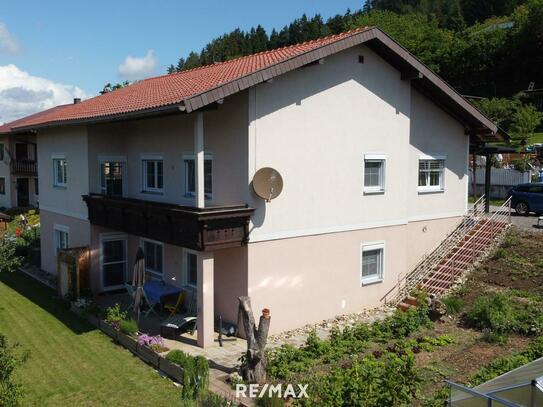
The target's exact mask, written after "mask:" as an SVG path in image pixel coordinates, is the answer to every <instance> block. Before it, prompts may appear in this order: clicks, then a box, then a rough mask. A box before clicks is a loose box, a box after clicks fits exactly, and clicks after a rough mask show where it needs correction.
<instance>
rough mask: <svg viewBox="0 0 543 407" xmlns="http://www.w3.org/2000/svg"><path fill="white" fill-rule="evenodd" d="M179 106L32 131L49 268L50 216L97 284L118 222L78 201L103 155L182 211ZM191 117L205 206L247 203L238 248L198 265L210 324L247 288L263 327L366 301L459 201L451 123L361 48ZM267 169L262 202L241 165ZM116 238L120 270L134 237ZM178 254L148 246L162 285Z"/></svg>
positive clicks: (453, 215) (128, 178) (132, 184)
mask: <svg viewBox="0 0 543 407" xmlns="http://www.w3.org/2000/svg"><path fill="white" fill-rule="evenodd" d="M360 55H363V56H364V58H363V61H364V62H363V63H360V62H359V56H360ZM194 116H195V114H189V115H186V114H178V115H173V116H168V117H162V118H153V119H145V120H134V121H125V122H117V123H109V124H102V125H91V126H82V125H81V126H71V127H65V128H51V129H49V130H45V131H42V132H40V133H39V135H38V143H39V148H38V162H39V173H40V192H41V202H40V206H41V209H42V264H43V267H44V269H45V270H47V271H49V272H53V273H54V272H55V267H56V266H55V253H56V252H55V247H54V241H53V240H52V239H53V236H54V230H55V225H56V227H57V228H58V227H59V226H62V227H65V228H67V230H69V236H70V237H69V240H70V246H72V247H73V246H76V245H77V246H81V245H88V246H89V247H90V248H91V264H92V267H91V280H92V281H91V285H92V287H93V289H94V290H95V291H102V290H103V289H104V287H103V283H102V277H101V267H102V266H101V264H102V263H101V262H102V254H101V242H102V241H103V239H104V237H105V236H110V235H111V234H112V233H118V232H119V231H114V230H106V229H103V228H100V227H97V226H94V225H90V223H89V222H88V220H87V216H88V211H87V207H86V205H85V203H84V202H83V201H82V199H81V196H82V195H85V194H88V193H90V192H93V193H100V192H101V188H102V184H101V178H100V171H101V169H100V168H101V167H100V164H101V163H103V162H120V163H122V165H123V182H124V184H123V197H126V198H136V199H141V200H146V201H152V202H167V203H175V204H181V205H192V206H195V205H196V203H195V202H196V201H195V197H194V196H191V195H187V193H186V191H187V185H186V183H187V174H186V171H187V170H186V165H185V160H186V159H187V157H189V158H190V156H191V155H193V154H194ZM203 126H204V150H205V154H206V156H207V157H210V159H212V168H213V170H212V179H213V181H212V195H211V196H209V197H208V198H209V199H207V200H206V201H205V205H206V206H211V205H229V204H248V205H249V206H251V207H254V208H256V212H255V214H254V216H253V217H252V219H251V225H250V242H249V244H248V245H247V246H243V247H240V248H234V249H225V250H217V251H216V252H215V253H214V259H215V266H214V267H208V268H206V270H208V271H207V273H208V274H210V275H208V280H207V281H208V282H209V281H211V282H213V284H214V285H215V295H214V309H215V313H218V314H220V315H222V316H223V317H224V318H225V320H231V321H233V322H235V318H236V310H237V297H238V296H240V295H250V296H251V298H252V300H253V306H254V307H255V310H258V309H260V308H261V307H262V308H264V307H267V308H270V309H271V310H272V314H273V315H274V323H273V324H272V331H273V332H277V331H280V330H283V329H289V328H293V327H296V326H299V325H302V324H305V323H309V322H316V321H318V320H320V319H324V318H328V317H333V316H334V315H337V314H339V313H347V312H355V311H357V310H360V309H362V308H368V307H373V306H376V305H379V304H380V298H381V297H382V296H383V295H384V294H385V292H386V291H387V290H388V289H390V288H391V287H392V286H393V285H394V284H395V283H396V282H397V281H398V278H399V277H400V276H401V275H404V274H406V273H407V272H409V270H410V269H411V268H412V267H413V266H414V265H415V264H416V262H417V261H418V260H419V259H420V257H421V256H422V255H424V254H425V253H427V252H428V251H430V250H431V249H433V248H434V247H435V246H436V245H437V244H438V243H439V241H440V240H441V239H442V238H443V237H444V236H445V235H446V233H447V232H448V231H449V230H450V229H451V228H453V227H454V225H455V224H456V222H457V221H458V217H459V216H461V215H462V214H463V213H464V212H465V210H466V194H467V164H468V144H469V140H468V137H467V136H466V135H465V134H464V127H463V126H462V124H461V123H459V122H457V121H456V120H455V119H453V118H452V117H451V116H449V115H448V114H447V113H445V112H444V111H442V110H441V109H440V108H439V107H437V106H436V105H435V104H434V103H433V102H432V101H430V100H428V99H427V98H426V97H424V96H422V95H421V94H419V93H418V92H417V91H416V90H414V89H413V87H412V86H411V83H410V81H406V80H402V79H401V77H400V72H398V71H397V70H396V69H394V68H393V67H392V66H390V65H389V64H387V63H386V62H385V61H384V60H382V59H381V58H380V57H379V56H377V55H376V54H374V53H373V52H372V51H371V50H370V49H369V48H367V47H365V46H363V45H359V46H356V47H353V48H350V49H348V50H346V51H343V52H340V53H338V54H335V55H333V56H330V57H327V58H326V59H325V61H324V63H323V64H314V65H311V66H308V67H306V68H302V69H299V70H296V71H293V72H289V73H286V74H284V75H282V76H279V77H277V78H275V79H274V80H273V81H272V82H270V83H263V84H260V85H257V86H256V87H252V88H250V89H249V90H247V91H243V92H240V93H238V94H236V95H234V96H230V97H228V98H226V99H225V100H224V103H223V104H221V105H220V106H218V108H217V109H215V110H206V111H204V112H203ZM55 159H65V160H66V165H67V183H66V186H65V187H58V186H55V185H54V178H53V170H54V167H53V166H54V164H53V162H54V160H55ZM368 159H369V160H374V161H379V162H380V163H382V165H383V166H382V167H381V168H382V172H381V175H380V176H381V177H382V185H381V186H380V187H379V190H368V189H367V188H366V189H365V188H364V171H365V170H364V168H365V160H368ZM144 160H156V161H161V163H162V169H163V173H162V175H163V183H162V188H161V189H159V190H158V191H152V193H149V192H146V191H144V184H143V182H144V181H143V176H144V175H145V172H144V171H145V170H144V169H143V161H144ZM421 160H433V161H435V162H436V163H439V165H442V167H443V169H442V171H441V170H440V172H439V177H438V178H439V188H434V187H432V188H425V189H424V190H422V189H421V188H420V186H419V165H420V161H421ZM267 166H269V167H273V168H275V169H277V170H278V171H279V172H280V173H281V175H282V177H283V180H284V189H283V192H282V194H281V195H280V196H279V197H278V198H277V199H275V200H273V201H272V202H271V203H265V202H264V201H262V200H261V199H259V198H257V197H256V195H255V194H254V192H253V191H252V187H251V180H252V177H253V175H254V173H255V172H256V170H258V169H259V168H262V167H267ZM436 179H437V178H436ZM432 182H434V181H432ZM381 187H382V188H381ZM381 189H382V190H381ZM430 189H433V190H431V191H430ZM123 239H124V237H123ZM125 239H126V247H127V253H128V254H127V264H129V265H132V264H133V261H134V256H135V252H136V250H137V248H138V247H139V245H140V244H141V239H140V237H138V236H131V235H128V236H126V238H125ZM364 248H366V249H364ZM371 250H381V251H380V252H379V253H380V254H379V256H377V257H375V258H379V259H380V260H379V265H378V267H380V269H379V272H378V273H377V274H376V277H372V278H371V279H370V280H371V283H372V284H369V282H370V280H368V279H365V281H363V280H364V279H363V278H362V277H363V276H362V271H361V270H362V263H363V252H364V251H367V252H369V251H371ZM184 251H185V250H184V249H181V248H179V247H175V246H171V245H164V256H165V261H164V267H165V271H164V275H163V279H164V280H166V281H168V282H169V283H171V284H177V285H181V284H184V283H185V282H186V279H185V277H184V274H183V273H184V272H185V268H186V266H185V265H184V260H183V253H184ZM206 255H207V254H206ZM208 260H209V259H207V258H206V259H205V261H208ZM204 263H205V262H204ZM206 264H207V263H206ZM130 268H131V266H130V267H128V270H127V272H128V275H129V273H130ZM209 270H211V271H209ZM199 273H200V274H201V270H199ZM200 274H199V275H200ZM127 277H129V276H127ZM293 308H296V309H298V311H299V312H297V313H296V315H293V313H292V311H291V310H292V309H293ZM206 318H209V315H208V316H207V317H206Z"/></svg>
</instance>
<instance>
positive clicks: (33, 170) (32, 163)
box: [10, 159, 38, 177]
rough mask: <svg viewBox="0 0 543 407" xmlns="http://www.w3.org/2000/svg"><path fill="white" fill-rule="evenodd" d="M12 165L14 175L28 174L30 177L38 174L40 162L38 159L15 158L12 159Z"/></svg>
mask: <svg viewBox="0 0 543 407" xmlns="http://www.w3.org/2000/svg"><path fill="white" fill-rule="evenodd" d="M10 166H11V173H12V174H13V175H26V176H29V177H35V176H37V175H38V163H37V162H36V160H29V159H15V160H13V161H11V164H10Z"/></svg>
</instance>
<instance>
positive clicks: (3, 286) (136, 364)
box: [0, 272, 180, 406]
mask: <svg viewBox="0 0 543 407" xmlns="http://www.w3.org/2000/svg"><path fill="white" fill-rule="evenodd" d="M54 295H55V292H54V291H52V290H49V289H47V288H45V287H43V286H42V285H40V284H39V283H37V282H35V281H34V280H32V279H30V278H29V277H26V276H24V275H22V274H20V273H5V272H4V273H2V272H0V332H2V333H4V334H5V335H6V336H7V337H8V340H10V342H11V343H15V342H18V343H19V344H20V345H21V347H22V349H25V350H29V351H30V358H29V359H28V361H27V362H26V363H25V365H23V366H22V367H21V368H20V369H19V370H18V371H17V378H18V380H19V381H20V382H21V383H22V384H23V385H24V388H25V398H24V400H23V405H24V406H38V405H39V406H61V405H65V406H171V405H179V404H180V392H179V390H178V389H176V388H175V387H174V386H173V384H172V382H171V381H170V380H168V379H164V378H161V377H160V376H159V375H158V374H157V373H156V372H155V371H154V370H153V369H152V368H151V367H149V366H147V365H146V364H144V363H143V362H142V361H140V359H138V358H137V357H135V356H133V355H132V354H131V353H130V352H129V351H127V350H125V349H123V348H121V347H120V346H118V345H116V344H114V343H113V342H112V341H111V340H110V339H109V338H108V337H107V336H105V335H104V334H102V333H101V332H100V331H98V330H96V329H95V328H94V327H92V326H91V325H89V324H88V323H87V322H85V321H83V320H81V319H79V318H78V317H77V316H75V315H73V314H72V313H71V312H70V311H69V310H68V309H67V307H66V306H65V305H64V304H63V303H62V302H60V301H58V300H55V299H53V296H54Z"/></svg>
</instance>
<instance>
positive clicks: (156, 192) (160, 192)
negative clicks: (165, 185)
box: [140, 189, 164, 195]
mask: <svg viewBox="0 0 543 407" xmlns="http://www.w3.org/2000/svg"><path fill="white" fill-rule="evenodd" d="M140 193H142V194H148V195H164V191H148V190H145V189H144V190H142V191H140Z"/></svg>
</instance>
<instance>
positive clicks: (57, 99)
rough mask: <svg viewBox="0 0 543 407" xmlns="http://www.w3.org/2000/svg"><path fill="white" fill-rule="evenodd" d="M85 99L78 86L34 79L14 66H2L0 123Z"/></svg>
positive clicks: (0, 69) (0, 71) (36, 77)
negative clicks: (77, 99) (74, 100)
mask: <svg viewBox="0 0 543 407" xmlns="http://www.w3.org/2000/svg"><path fill="white" fill-rule="evenodd" d="M86 96H87V95H86V94H85V92H84V91H83V90H82V89H81V88H79V87H77V86H72V85H64V84H61V83H56V82H53V81H51V80H49V79H46V78H40V77H38V76H32V75H30V74H29V73H28V72H25V71H23V70H21V69H19V68H18V67H17V66H15V65H13V64H10V65H4V66H0V123H1V122H10V121H12V120H15V119H19V118H21V117H24V116H27V115H29V114H32V113H36V112H39V111H41V110H45V109H49V108H51V107H54V106H57V105H61V104H65V103H72V102H73V99H74V98H85V97H86Z"/></svg>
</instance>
